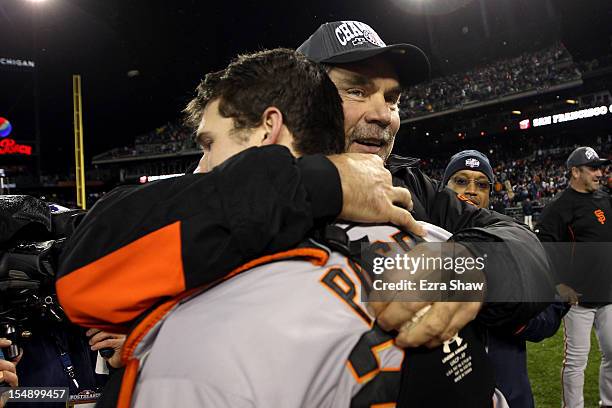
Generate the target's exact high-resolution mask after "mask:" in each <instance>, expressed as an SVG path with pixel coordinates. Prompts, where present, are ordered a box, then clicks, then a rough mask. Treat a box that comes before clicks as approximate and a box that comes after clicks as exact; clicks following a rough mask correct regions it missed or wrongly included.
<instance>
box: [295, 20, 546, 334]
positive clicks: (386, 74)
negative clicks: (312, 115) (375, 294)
mask: <svg viewBox="0 0 612 408" xmlns="http://www.w3.org/2000/svg"><path fill="white" fill-rule="evenodd" d="M298 51H300V52H302V53H304V54H305V55H306V56H307V57H308V58H310V59H311V60H313V61H316V62H320V63H322V64H324V65H326V66H327V71H328V74H329V76H330V78H331V80H332V82H334V84H335V85H336V87H337V88H338V92H339V93H340V97H341V98H342V102H343V109H344V128H345V135H346V143H345V146H346V149H347V151H349V152H362V153H373V154H377V155H379V156H380V157H382V158H383V159H384V160H386V163H387V168H388V169H389V170H390V171H391V173H392V174H393V177H394V184H395V185H398V186H404V187H406V188H408V189H409V190H410V192H411V193H412V202H413V209H412V213H413V215H414V217H415V218H416V219H419V220H423V221H429V222H431V223H433V224H436V225H439V226H441V227H443V228H445V229H447V230H448V231H450V232H452V233H453V234H454V236H453V240H454V241H456V242H461V241H472V242H473V241H474V240H477V241H481V242H482V241H492V240H493V241H509V242H511V241H513V242H514V244H518V245H519V246H520V248H519V247H516V248H514V249H515V250H517V251H519V252H522V253H523V254H524V257H521V259H516V257H515V258H512V259H510V257H509V259H508V262H509V263H505V262H500V268H503V267H504V266H506V267H508V270H507V271H506V270H504V271H502V270H500V269H499V268H497V269H496V270H495V271H489V272H491V273H490V275H487V285H488V288H489V291H490V292H489V293H492V292H491V290H494V288H496V287H498V286H499V287H501V286H506V284H507V283H508V282H509V281H508V279H510V281H512V282H513V283H511V284H510V285H509V286H507V287H513V289H512V291H515V290H516V291H517V293H518V292H522V293H523V294H524V295H526V292H525V290H527V289H526V287H525V285H524V284H523V283H520V281H521V280H522V279H527V280H531V281H532V284H530V285H529V287H530V288H532V289H533V290H536V289H535V288H536V287H540V288H542V285H545V284H544V281H545V280H546V279H545V278H544V276H543V275H545V274H546V273H545V272H544V273H543V272H542V269H539V268H535V265H537V264H540V262H541V261H542V257H541V256H542V255H544V254H543V253H542V252H543V251H541V248H540V246H539V245H538V244H537V239H536V237H535V236H534V235H533V234H531V233H530V231H528V230H527V229H525V228H523V227H521V226H519V225H517V224H516V223H514V222H513V220H511V219H510V218H508V217H504V216H502V215H500V214H497V213H492V212H489V211H487V210H479V209H477V208H476V207H475V206H473V205H472V204H471V203H469V202H468V201H469V200H467V201H462V200H460V199H457V195H456V194H455V193H453V192H452V191H451V190H450V189H444V188H442V189H441V188H439V183H438V182H436V181H434V180H431V179H430V178H428V177H427V176H426V175H424V174H423V173H422V172H421V171H420V170H419V169H418V167H417V165H418V163H419V160H418V159H415V158H404V157H399V156H396V155H391V150H392V149H393V142H394V139H395V135H396V134H397V131H398V130H399V126H400V118H399V99H400V95H401V91H402V89H403V88H404V87H407V86H410V85H412V84H415V83H418V82H421V81H423V80H425V79H427V78H428V77H429V61H428V59H427V57H426V56H425V54H424V53H423V51H421V50H420V49H419V48H418V47H416V46H414V45H410V44H403V43H401V44H393V45H386V44H385V43H384V42H383V40H382V39H381V38H380V36H379V35H378V34H377V33H376V32H375V31H374V30H373V29H372V28H371V27H370V26H369V25H367V24H364V23H362V22H358V21H335V22H330V23H325V24H323V25H321V26H320V27H319V28H318V29H317V30H316V31H315V32H314V33H313V34H312V35H311V36H310V37H309V38H308V39H307V40H306V41H305V42H304V43H303V44H302V45H300V47H299V48H298ZM516 234H518V235H516ZM517 236H520V237H521V239H520V240H515V237H517ZM523 244H524V245H523ZM473 250H476V249H475V248H473ZM502 256H503V255H502ZM543 269H544V271H545V270H546V268H545V267H544V268H543ZM519 275H524V276H523V277H522V278H519ZM515 278H517V280H516V281H515V280H514V279H515ZM502 282H504V283H502ZM523 282H524V281H523ZM515 283H516V285H515ZM529 290H531V289H529ZM527 297H529V296H528V295H527ZM531 306H533V304H530V303H528V302H527V303H523V304H521V305H520V306H517V307H515V306H512V312H510V311H509V310H506V312H508V313H506V312H501V311H500V313H495V317H493V314H491V319H490V320H489V319H487V323H488V324H494V325H497V326H500V327H502V326H503V327H505V329H506V330H508V329H509V330H513V329H516V327H514V326H515V324H516V323H517V321H519V320H523V319H525V318H526V317H531V315H533V314H537V311H538V310H530V308H531ZM414 307H415V306H414V305H411V304H410V303H400V302H395V303H392V304H391V305H388V307H387V309H386V310H384V311H383V312H381V314H380V316H379V322H380V323H381V325H382V326H383V327H385V328H387V329H401V328H402V326H403V323H404V322H405V321H406V320H410V319H411V318H412V316H413V315H414V314H415V313H416V312H417V310H413V309H414ZM492 307H493V308H495V307H505V306H500V305H496V306H492ZM478 310H479V306H478V305H475V304H465V303H463V304H461V303H453V304H444V303H438V304H436V305H434V306H433V307H432V313H428V315H426V317H425V319H424V320H423V322H424V323H423V324H422V325H417V326H414V327H413V329H411V330H410V331H401V330H400V335H399V337H398V339H397V341H398V343H399V344H400V345H403V346H405V345H410V346H411V345H422V344H427V345H429V346H434V345H437V344H440V343H441V342H442V341H444V340H447V339H449V338H451V337H452V336H453V335H454V333H455V332H456V331H457V329H458V328H459V327H462V326H463V325H464V324H465V323H466V322H467V321H468V320H469V319H471V318H472V317H473V316H474V314H475V313H476V312H477V311H478ZM489 311H490V309H489V308H485V309H483V310H482V311H481V312H482V313H481V314H480V317H481V318H485V319H486V316H487V314H488V312H489ZM440 316H445V317H444V319H443V320H444V321H442V320H441V318H440ZM526 320H528V318H527V319H525V321H526ZM429 324H432V326H434V327H436V328H437V330H435V333H434V332H433V331H431V330H427V331H425V330H424V327H425V326H426V325H429ZM511 327H512V328H511ZM424 339H427V341H425V342H424V341H423V340H424Z"/></svg>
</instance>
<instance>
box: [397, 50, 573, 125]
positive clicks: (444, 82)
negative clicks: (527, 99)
mask: <svg viewBox="0 0 612 408" xmlns="http://www.w3.org/2000/svg"><path fill="white" fill-rule="evenodd" d="M579 78H580V71H578V70H577V69H576V66H575V64H574V62H573V60H572V57H571V55H570V54H569V52H568V51H567V49H566V48H565V47H564V46H563V45H562V44H560V43H557V44H554V45H553V46H551V47H548V48H545V49H542V50H539V51H535V52H526V53H523V54H521V55H519V56H518V57H515V58H511V59H503V60H498V61H496V62H493V63H491V64H488V65H485V66H482V67H478V68H475V69H472V70H469V71H467V72H461V73H455V74H452V75H448V76H444V77H439V78H435V79H433V80H432V81H430V82H425V83H422V84H418V85H415V86H413V87H412V88H410V89H409V90H408V91H407V92H406V94H405V95H404V96H403V99H402V104H401V107H402V116H403V117H415V116H422V115H426V114H429V113H434V112H442V111H445V110H449V109H453V108H460V107H462V106H464V105H467V104H470V103H476V102H484V101H487V100H491V99H496V98H500V97H503V96H508V95H511V94H517V93H522V92H527V91H530V90H535V89H543V88H548V87H551V86H554V85H558V84H562V83H564V82H568V81H572V80H576V79H579Z"/></svg>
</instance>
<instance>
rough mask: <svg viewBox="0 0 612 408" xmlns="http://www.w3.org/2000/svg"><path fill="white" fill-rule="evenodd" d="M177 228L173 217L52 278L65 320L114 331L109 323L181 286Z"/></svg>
mask: <svg viewBox="0 0 612 408" xmlns="http://www.w3.org/2000/svg"><path fill="white" fill-rule="evenodd" d="M180 230H181V228H180V222H178V221H177V222H175V223H173V224H170V225H168V226H166V227H164V228H161V229H159V230H157V231H155V232H152V233H150V234H147V235H145V236H144V237H142V238H140V239H138V240H136V241H134V242H132V243H130V244H128V245H126V246H124V247H122V248H120V249H118V250H116V251H114V252H111V253H110V254H108V255H106V256H104V257H102V258H100V259H99V260H97V261H95V262H92V263H90V264H89V265H86V266H84V267H82V268H79V269H77V270H75V271H73V272H72V273H70V274H68V275H65V276H63V277H61V278H60V279H58V281H57V294H58V297H59V299H60V302H61V304H62V306H63V308H64V310H65V311H66V314H67V315H68V316H69V317H70V320H72V322H73V323H76V324H79V325H82V326H87V327H98V328H101V329H113V330H117V329H118V328H117V327H116V326H113V324H116V325H120V324H122V323H125V322H129V321H130V320H132V319H134V318H136V317H138V315H140V314H141V313H142V312H143V311H145V310H146V309H148V308H149V307H151V306H153V304H155V302H157V301H158V300H159V299H161V298H164V297H168V296H174V295H176V294H177V293H180V292H182V291H184V290H185V280H184V274H183V261H182V256H181V231H180ZM153 254H154V255H155V256H152V255H153ZM131 265H138V268H134V267H133V266H131ZM101 318H103V319H104V320H101Z"/></svg>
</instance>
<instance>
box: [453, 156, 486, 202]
mask: <svg viewBox="0 0 612 408" xmlns="http://www.w3.org/2000/svg"><path fill="white" fill-rule="evenodd" d="M442 185H445V186H447V187H449V188H450V189H451V190H453V191H454V192H455V193H457V194H459V196H460V197H459V198H462V196H463V197H465V198H467V199H468V200H469V201H471V202H472V203H474V204H476V205H477V206H478V207H480V208H489V196H490V195H491V188H492V186H493V168H492V167H491V163H489V159H488V158H487V156H485V155H484V154H482V153H480V152H479V151H478V150H463V151H461V152H459V153H457V154H455V155H454V156H453V157H451V159H450V162H449V163H448V165H447V166H446V170H444V176H443V177H442Z"/></svg>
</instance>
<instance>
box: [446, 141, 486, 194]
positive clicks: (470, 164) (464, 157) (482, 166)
mask: <svg viewBox="0 0 612 408" xmlns="http://www.w3.org/2000/svg"><path fill="white" fill-rule="evenodd" d="M460 170H472V171H479V172H481V173H483V174H484V175H485V176H487V178H488V179H489V182H490V183H493V179H494V178H493V168H492V167H491V163H489V158H488V157H487V156H486V155H484V154H483V153H480V152H479V151H478V150H462V151H460V152H459V153H457V154H455V155H454V156H453V157H451V159H450V162H448V165H447V166H446V169H445V170H444V176H443V178H442V185H443V186H445V185H446V183H448V179H450V178H451V176H452V175H453V174H455V173H456V172H458V171H460Z"/></svg>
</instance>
